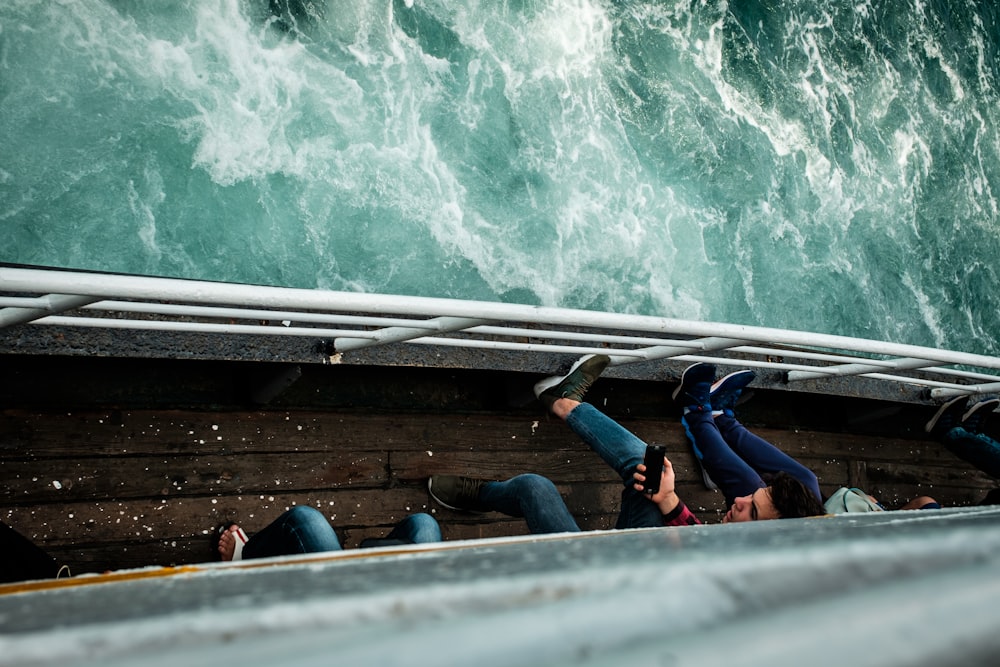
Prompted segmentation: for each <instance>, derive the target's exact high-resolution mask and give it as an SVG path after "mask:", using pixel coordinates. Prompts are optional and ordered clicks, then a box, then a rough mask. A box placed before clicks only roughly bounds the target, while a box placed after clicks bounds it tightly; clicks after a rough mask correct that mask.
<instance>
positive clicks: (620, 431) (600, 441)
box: [565, 403, 663, 528]
mask: <svg viewBox="0 0 1000 667" xmlns="http://www.w3.org/2000/svg"><path fill="white" fill-rule="evenodd" d="M565 420H566V424H567V425H569V427H570V428H571V429H573V432H574V433H576V434H577V435H578V436H580V438H581V439H582V440H583V441H584V442H585V443H587V446H588V447H590V448H591V449H592V450H594V452H595V453H596V454H597V455H598V456H600V457H601V458H602V459H603V460H604V462H605V463H607V464H608V465H609V466H611V469H612V470H614V471H615V472H616V473H617V474H618V475H620V476H621V478H622V482H623V483H624V484H625V488H624V489H623V490H622V507H621V511H620V512H619V514H618V521H617V522H616V523H615V528H647V527H653V526H662V525H663V515H662V514H660V508H659V507H657V506H656V503H653V502H651V501H650V500H649V498H648V497H647V496H646V495H645V494H644V493H642V492H641V491H636V490H635V488H634V486H633V484H634V483H635V479H634V478H633V477H632V475H633V473H635V469H636V466H637V465H639V464H640V463H642V461H643V458H644V457H645V454H646V443H645V442H643V441H642V440H640V439H639V438H637V437H636V436H635V435H634V434H633V433H632V432H631V431H629V430H628V429H626V428H625V427H623V426H622V425H621V424H619V423H618V422H616V421H615V420H613V419H611V418H610V417H608V416H607V415H605V414H604V413H603V412H601V411H600V410H598V409H597V408H595V407H594V406H593V405H591V404H589V403H580V404H579V405H577V406H576V407H575V408H573V409H572V410H571V411H570V412H569V413H568V414H567V415H566V416H565Z"/></svg>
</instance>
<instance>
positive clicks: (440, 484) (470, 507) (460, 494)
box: [427, 475, 490, 512]
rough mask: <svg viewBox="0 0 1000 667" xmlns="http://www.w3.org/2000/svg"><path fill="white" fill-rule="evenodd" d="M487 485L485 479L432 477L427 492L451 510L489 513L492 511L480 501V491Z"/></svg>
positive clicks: (447, 476)
mask: <svg viewBox="0 0 1000 667" xmlns="http://www.w3.org/2000/svg"><path fill="white" fill-rule="evenodd" d="M485 483H486V480H485V479H473V478H472V477H462V476H460V475H431V477H430V479H428V480H427V491H428V492H429V493H430V494H431V498H433V499H434V500H436V501H437V502H438V504H440V505H443V506H444V507H447V508H448V509H450V510H459V511H464V512H489V511H490V509H489V508H488V507H486V506H485V505H484V504H483V503H481V502H480V501H479V490H480V489H482V488H483V484H485Z"/></svg>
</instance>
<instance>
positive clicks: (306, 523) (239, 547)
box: [217, 505, 441, 561]
mask: <svg viewBox="0 0 1000 667" xmlns="http://www.w3.org/2000/svg"><path fill="white" fill-rule="evenodd" d="M440 541H441V527H440V526H438V523H437V521H436V520H435V519H434V517H432V516H431V515H429V514H424V513H418V514H411V515H410V516H408V517H406V518H405V519H403V520H402V521H400V522H399V523H398V524H397V525H396V527H395V528H393V530H392V532H390V533H389V534H388V535H387V536H385V537H382V538H368V539H366V540H363V541H362V542H361V544H360V545H359V546H360V548H362V549H367V548H372V547H384V546H393V545H398V544H421V543H425V542H440ZM217 548H218V552H219V556H220V558H221V559H222V560H224V561H230V560H247V559H251V558H269V557H271V556H288V555H292V554H307V553H320V552H325V551H340V550H341V549H342V547H341V546H340V540H339V539H337V533H336V531H334V529H333V526H331V525H330V522H329V521H327V520H326V517H325V516H323V513H322V512H320V511H319V510H317V509H315V508H312V507H307V506H302V505H300V506H297V507H293V508H292V509H290V510H288V511H287V512H285V513H284V514H282V515H281V516H279V517H278V518H277V519H276V520H275V521H273V522H272V523H271V524H270V525H268V526H267V527H266V528H264V530H262V531H260V532H259V533H256V534H255V535H254V536H253V537H249V538H248V537H247V535H246V533H245V532H243V529H242V528H240V527H239V526H238V525H236V524H234V523H231V524H227V525H224V526H222V527H221V528H220V529H219V531H218V547H217Z"/></svg>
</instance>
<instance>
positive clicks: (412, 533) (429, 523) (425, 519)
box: [358, 512, 441, 549]
mask: <svg viewBox="0 0 1000 667" xmlns="http://www.w3.org/2000/svg"><path fill="white" fill-rule="evenodd" d="M440 541H441V526H439V525H438V522H437V521H436V520H435V519H434V517H432V516H431V515H430V514H424V513H422V512H421V513H419V514H411V515H410V516H408V517H406V518H405V519H403V520H402V521H400V522H399V523H397V524H396V526H395V528H393V529H392V532H390V533H389V534H388V535H386V536H385V537H367V538H365V539H363V540H361V544H359V545H358V548H359V549H372V548H375V547H394V546H399V545H401V544H424V543H427V542H440Z"/></svg>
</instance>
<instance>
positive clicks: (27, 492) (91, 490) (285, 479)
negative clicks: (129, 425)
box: [0, 450, 389, 503]
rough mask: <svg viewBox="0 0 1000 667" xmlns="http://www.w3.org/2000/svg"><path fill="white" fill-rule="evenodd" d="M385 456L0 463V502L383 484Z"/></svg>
mask: <svg viewBox="0 0 1000 667" xmlns="http://www.w3.org/2000/svg"><path fill="white" fill-rule="evenodd" d="M388 460H389V454H388V452H385V451H351V452H349V451H345V450H333V451H328V452H321V453H318V452H311V451H310V452H304V453H303V452H294V453H289V454H249V455H233V454H225V455H216V456H212V455H199V456H193V457H192V456H158V457H149V456H140V457H101V458H86V459H75V460H67V459H35V460H32V461H0V474H2V479H3V482H2V483H0V499H3V501H4V502H10V503H17V502H21V501H22V500H23V499H29V500H30V501H31V502H70V501H75V500H84V499H93V500H110V499H129V498H142V497H149V496H151V495H152V496H162V497H171V496H185V495H187V496H190V495H204V494H212V493H214V494H245V493H273V492H275V491H283V490H288V489H291V490H302V489H323V488H338V487H341V486H351V487H375V486H384V485H386V484H387V483H388V479H389V474H388Z"/></svg>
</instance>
